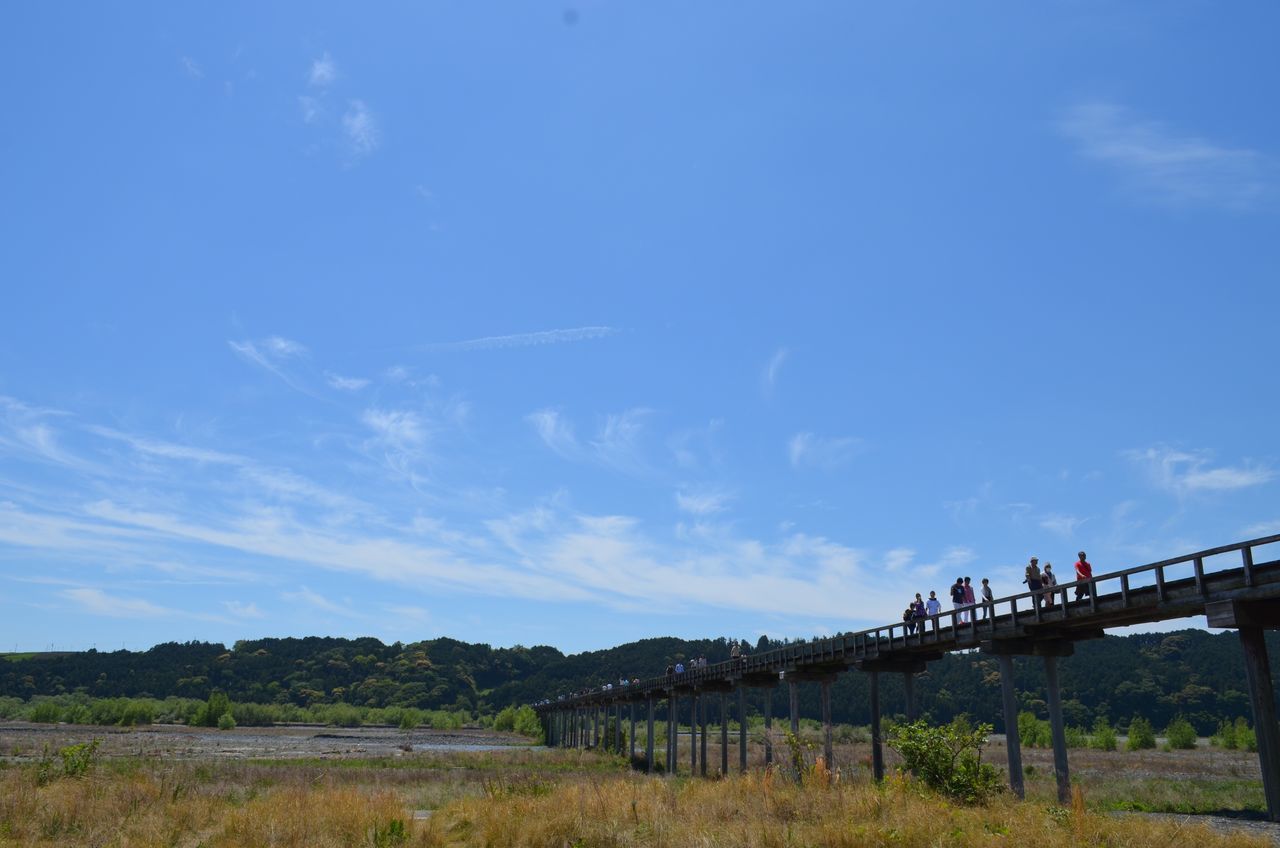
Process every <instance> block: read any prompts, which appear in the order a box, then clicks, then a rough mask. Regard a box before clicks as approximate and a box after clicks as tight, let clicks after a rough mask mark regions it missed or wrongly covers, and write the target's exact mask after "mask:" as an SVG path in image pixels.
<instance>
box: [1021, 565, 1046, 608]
mask: <svg viewBox="0 0 1280 848" xmlns="http://www.w3.org/2000/svg"><path fill="white" fill-rule="evenodd" d="M1022 582H1023V583H1026V584H1027V589H1028V590H1030V591H1032V592H1035V593H1036V594H1035V595H1034V596H1033V597H1032V600H1033V601H1034V603H1035V605H1036V609H1039V608H1040V594H1039V593H1040V589H1041V587H1042V585H1043V584H1042V583H1041V582H1040V560H1039V559H1037V558H1036V557H1032V558H1031V561H1030V562H1028V563H1027V575H1026V577H1023V578H1022Z"/></svg>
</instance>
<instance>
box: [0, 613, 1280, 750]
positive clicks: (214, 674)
mask: <svg viewBox="0 0 1280 848" xmlns="http://www.w3.org/2000/svg"><path fill="white" fill-rule="evenodd" d="M783 644H786V642H771V641H770V640H768V639H766V638H763V637H762V638H761V639H760V640H759V641H758V642H757V643H756V645H755V647H754V648H753V650H754V651H762V650H769V649H770V648H773V647H780V646H782V645H783ZM1268 646H1269V650H1270V655H1271V657H1272V664H1273V670H1272V676H1273V679H1276V680H1280V675H1278V674H1277V673H1276V669H1275V660H1276V657H1277V654H1278V653H1280V637H1277V636H1276V634H1274V633H1271V634H1269V637H1268ZM698 655H705V656H706V657H707V659H708V661H710V662H717V661H719V660H723V659H726V658H728V656H729V641H728V640H727V639H725V638H718V639H704V640H692V641H690V640H683V639H676V638H672V637H661V638H653V639H644V640H641V641H639V642H631V643H628V644H625V645H619V646H617V647H614V648H609V649H606V650H601V651H591V652H586V653H581V654H573V655H568V656H566V655H565V654H563V653H561V652H560V651H559V650H557V649H555V648H550V647H545V646H538V647H532V648H525V647H522V646H519V645H517V646H515V647H512V648H492V647H490V646H489V645H486V644H468V643H466V642H460V641H457V640H455V639H448V638H441V639H431V640H427V641H423V642H413V643H409V644H402V643H399V642H396V643H393V644H391V645H386V644H384V643H382V642H381V641H379V640H377V639H373V638H360V639H341V638H330V637H319V636H312V637H306V638H301V639H299V638H287V639H255V640H247V641H241V642H237V643H236V644H235V645H234V646H233V647H232V648H230V649H228V648H227V647H226V646H225V645H222V644H217V643H209V642H187V643H176V642H169V643H165V644H162V645H156V646H155V647H154V648H151V649H150V650H147V651H136V652H133V651H123V650H121V651H112V652H99V651H86V652H79V653H58V654H8V655H0V657H3V658H4V659H5V660H7V661H6V662H0V697H4V696H7V697H18V698H22V699H24V700H25V699H30V698H31V697H33V696H37V695H60V694H69V693H77V692H78V693H84V694H86V695H89V696H92V697H99V698H103V697H135V698H136V697H154V698H166V697H169V696H178V697H184V698H197V699H203V698H207V697H208V696H209V694H210V693H211V692H213V691H215V690H220V691H222V692H225V693H226V694H227V696H228V697H229V698H230V699H231V700H232V701H236V702H250V703H264V704H266V703H286V702H287V703H294V704H298V705H300V706H307V705H311V704H316V703H336V702H345V703H350V704H356V705H362V706H371V707H387V706H412V707H417V708H420V709H465V710H468V711H472V712H474V713H477V714H492V713H494V712H496V711H497V710H499V709H501V708H503V707H506V706H510V705H517V704H521V703H528V702H532V701H536V700H539V699H542V698H546V697H552V698H554V697H555V696H556V695H557V694H559V693H562V692H570V691H573V690H576V689H581V688H584V687H587V686H594V685H599V684H601V683H604V682H606V681H615V682H616V681H617V680H618V679H619V678H620V677H622V676H626V677H629V678H630V677H641V678H643V677H650V676H654V675H657V674H660V673H661V672H662V670H663V669H665V668H666V666H667V665H668V664H669V663H674V662H675V661H677V660H679V659H688V658H690V657H696V656H698ZM1060 669H1061V677H1062V690H1063V698H1064V704H1063V710H1064V713H1065V715H1066V719H1067V722H1068V723H1069V724H1072V725H1078V726H1091V725H1092V724H1093V722H1094V720H1095V719H1097V718H1099V717H1105V718H1107V719H1108V720H1109V721H1111V722H1112V723H1115V724H1121V725H1123V724H1126V723H1127V722H1128V720H1129V718H1131V717H1132V716H1134V715H1141V716H1144V717H1146V718H1148V719H1149V720H1150V721H1151V722H1152V723H1153V724H1154V725H1155V726H1157V727H1163V726H1164V725H1165V724H1167V723H1168V721H1169V720H1170V719H1172V718H1173V717H1175V716H1177V715H1182V716H1185V717H1186V718H1187V719H1188V720H1190V721H1191V722H1192V724H1194V725H1195V726H1196V728H1197V730H1198V731H1200V732H1201V733H1209V732H1211V731H1212V730H1213V729H1214V728H1215V727H1216V726H1217V724H1218V722H1219V721H1222V720H1224V719H1226V720H1229V719H1234V718H1235V717H1237V716H1246V717H1249V718H1250V720H1252V719H1251V716H1250V712H1249V706H1248V695H1247V692H1248V689H1247V684H1246V682H1245V677H1244V664H1243V659H1242V657H1241V652H1240V643H1239V640H1238V638H1237V637H1236V634H1235V633H1219V634H1211V633H1209V632H1207V631H1204V630H1181V631H1177V632H1173V633H1147V634H1137V635H1131V636H1108V637H1106V638H1104V639H1100V640H1096V641H1090V642H1081V643H1078V644H1077V646H1076V653H1075V655H1074V656H1072V657H1070V658H1068V659H1066V660H1064V661H1062V663H1061V664H1060ZM1016 678H1017V681H1016V682H1017V686H1018V691H1019V695H1020V698H1021V699H1022V705H1021V706H1022V708H1023V709H1027V710H1030V711H1032V712H1035V713H1037V714H1038V715H1043V714H1044V710H1045V703H1044V672H1043V665H1042V663H1041V662H1040V661H1039V660H1034V659H1027V660H1019V661H1018V663H1017V665H1016ZM882 681H883V682H882V686H881V693H882V694H881V698H882V708H883V709H884V710H885V712H886V714H889V715H893V714H896V713H901V712H903V710H904V707H903V705H902V688H901V680H900V679H899V676H898V675H882ZM916 691H917V693H918V697H919V699H920V705H921V708H922V714H923V715H925V716H926V717H928V718H930V719H932V720H935V721H947V720H950V719H951V718H952V717H954V716H955V715H958V714H960V713H968V714H969V715H970V716H972V717H974V718H978V719H981V720H984V721H990V722H993V723H995V724H996V725H997V727H999V725H1000V720H999V718H1000V715H1001V710H1000V679H999V674H998V671H997V663H996V661H995V660H994V659H993V658H989V657H987V656H985V655H983V654H981V653H964V654H952V655H949V656H947V657H945V658H944V659H942V660H939V661H937V662H934V663H932V664H930V666H929V671H928V673H926V674H924V675H922V676H920V677H918V678H917V684H916ZM749 698H750V703H751V704H752V705H753V706H755V708H756V709H759V708H760V706H761V705H762V695H761V693H760V692H759V691H758V690H749ZM785 711H786V706H785V698H784V697H781V696H779V695H775V700H774V706H773V712H774V714H775V715H782V714H784V713H785ZM801 711H802V714H803V715H806V716H816V715H817V714H818V701H817V692H816V687H807V686H802V687H801ZM832 714H833V718H834V719H835V720H836V721H837V722H847V723H854V724H866V723H867V722H868V721H869V707H868V691H867V681H866V676H865V675H863V674H860V673H857V672H850V673H847V674H843V675H841V676H840V678H839V680H838V681H837V683H836V684H835V686H834V687H833V690H832Z"/></svg>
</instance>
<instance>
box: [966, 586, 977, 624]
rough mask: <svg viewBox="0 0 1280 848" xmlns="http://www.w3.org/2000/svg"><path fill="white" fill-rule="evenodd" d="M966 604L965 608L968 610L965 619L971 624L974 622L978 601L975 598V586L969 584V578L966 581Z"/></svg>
mask: <svg viewBox="0 0 1280 848" xmlns="http://www.w3.org/2000/svg"><path fill="white" fill-rule="evenodd" d="M964 603H965V606H966V607H968V610H967V611H966V612H965V614H964V617H965V619H966V620H968V621H970V622H971V621H973V615H974V613H973V605H974V604H975V603H976V600H975V599H974V597H973V584H972V583H970V582H969V578H968V577H966V578H965V579H964Z"/></svg>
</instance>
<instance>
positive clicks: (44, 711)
mask: <svg viewBox="0 0 1280 848" xmlns="http://www.w3.org/2000/svg"><path fill="white" fill-rule="evenodd" d="M61 720H62V707H60V706H58V705H57V704H56V703H54V702H53V701H41V702H39V703H38V704H34V705H32V707H31V710H30V711H29V712H28V713H27V721H34V722H38V723H40V724H57V723H58V722H59V721H61Z"/></svg>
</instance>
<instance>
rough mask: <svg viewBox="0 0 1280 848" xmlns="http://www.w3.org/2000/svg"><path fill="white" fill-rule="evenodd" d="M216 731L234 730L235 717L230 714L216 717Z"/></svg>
mask: <svg viewBox="0 0 1280 848" xmlns="http://www.w3.org/2000/svg"><path fill="white" fill-rule="evenodd" d="M218 729H219V730H235V729H236V718H235V716H233V715H232V714H231V713H223V714H222V715H220V716H218Z"/></svg>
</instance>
